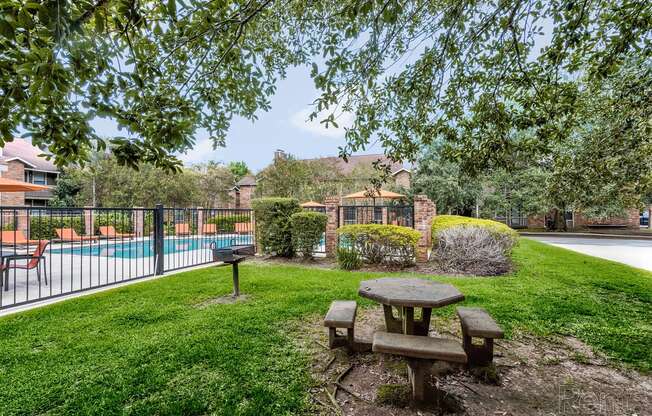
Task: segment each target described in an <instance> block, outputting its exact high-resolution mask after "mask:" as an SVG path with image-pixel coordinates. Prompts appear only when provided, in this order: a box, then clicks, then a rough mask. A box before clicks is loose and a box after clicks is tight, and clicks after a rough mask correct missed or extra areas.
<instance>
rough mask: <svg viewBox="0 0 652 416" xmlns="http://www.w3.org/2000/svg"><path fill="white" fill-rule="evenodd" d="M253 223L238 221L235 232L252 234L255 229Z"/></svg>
mask: <svg viewBox="0 0 652 416" xmlns="http://www.w3.org/2000/svg"><path fill="white" fill-rule="evenodd" d="M253 229H254V227H253V224H252V223H250V222H236V223H235V232H236V233H237V234H250V233H251V232H252V231H253Z"/></svg>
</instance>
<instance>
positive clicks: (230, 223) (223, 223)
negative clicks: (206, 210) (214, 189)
mask: <svg viewBox="0 0 652 416" xmlns="http://www.w3.org/2000/svg"><path fill="white" fill-rule="evenodd" d="M237 222H251V217H250V216H249V215H248V214H236V215H230V216H224V217H222V216H219V215H218V216H215V217H212V218H209V219H207V220H206V221H205V222H204V223H205V224H215V225H216V226H217V227H216V228H217V230H218V231H223V232H227V233H233V232H235V223H237Z"/></svg>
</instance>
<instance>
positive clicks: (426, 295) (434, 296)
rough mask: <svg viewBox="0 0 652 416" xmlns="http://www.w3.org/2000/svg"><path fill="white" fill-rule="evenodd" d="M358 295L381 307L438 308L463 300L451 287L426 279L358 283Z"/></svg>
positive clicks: (384, 279) (386, 279) (392, 279)
mask: <svg viewBox="0 0 652 416" xmlns="http://www.w3.org/2000/svg"><path fill="white" fill-rule="evenodd" d="M358 294H359V295H360V296H362V297H364V298H368V299H373V300H375V301H377V302H380V303H382V304H383V305H390V306H407V307H416V308H439V307H442V306H446V305H450V304H451V303H455V302H460V301H462V300H464V295H463V294H462V293H461V292H460V291H459V290H457V288H456V287H455V286H453V285H449V284H446V283H438V282H433V281H432V280H426V279H413V278H411V279H404V278H393V277H384V278H380V279H373V280H364V281H362V282H360V290H358Z"/></svg>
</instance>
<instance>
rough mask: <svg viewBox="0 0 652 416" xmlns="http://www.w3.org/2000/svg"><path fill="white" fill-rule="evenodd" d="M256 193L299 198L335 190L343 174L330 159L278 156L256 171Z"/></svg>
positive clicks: (314, 197) (312, 197)
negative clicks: (259, 170)
mask: <svg viewBox="0 0 652 416" xmlns="http://www.w3.org/2000/svg"><path fill="white" fill-rule="evenodd" d="M258 176H259V178H260V180H259V181H258V185H257V186H256V196H257V197H265V196H269V197H285V198H295V199H297V200H299V201H300V202H304V201H308V200H315V201H323V200H324V198H326V197H327V196H331V195H336V194H337V193H338V190H339V187H340V185H341V183H340V181H341V179H342V174H341V173H340V171H339V169H338V168H337V166H336V164H335V162H333V161H330V160H323V159H315V160H297V159H296V158H295V157H294V156H292V155H287V156H286V157H284V158H278V159H276V160H275V161H274V163H273V164H272V165H270V166H268V167H267V168H265V169H263V170H262V171H261V172H260V173H259V174H258Z"/></svg>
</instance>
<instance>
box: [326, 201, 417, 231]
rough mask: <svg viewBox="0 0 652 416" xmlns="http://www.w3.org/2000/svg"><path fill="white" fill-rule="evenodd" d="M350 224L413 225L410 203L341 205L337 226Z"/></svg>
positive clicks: (412, 212) (412, 208) (412, 210)
mask: <svg viewBox="0 0 652 416" xmlns="http://www.w3.org/2000/svg"><path fill="white" fill-rule="evenodd" d="M350 224H390V225H400V226H403V227H414V207H413V206H412V205H341V206H340V207H339V211H338V226H340V227H341V226H343V225H350Z"/></svg>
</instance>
